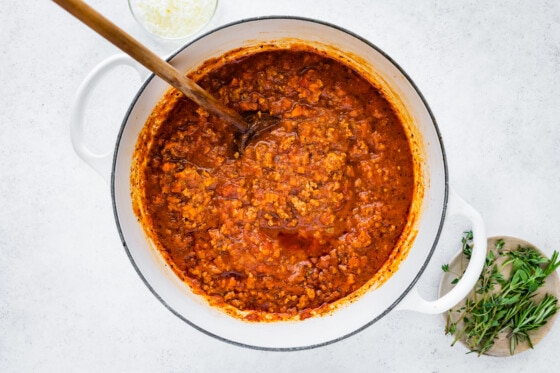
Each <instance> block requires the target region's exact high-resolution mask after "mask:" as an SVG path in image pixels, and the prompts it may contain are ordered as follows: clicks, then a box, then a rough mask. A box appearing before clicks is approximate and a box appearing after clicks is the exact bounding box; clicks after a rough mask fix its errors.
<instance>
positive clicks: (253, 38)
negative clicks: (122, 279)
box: [111, 17, 448, 349]
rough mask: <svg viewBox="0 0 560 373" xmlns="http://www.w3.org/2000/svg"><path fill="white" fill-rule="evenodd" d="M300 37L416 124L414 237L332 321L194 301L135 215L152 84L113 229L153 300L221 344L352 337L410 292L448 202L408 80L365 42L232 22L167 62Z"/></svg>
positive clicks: (423, 109)
mask: <svg viewBox="0 0 560 373" xmlns="http://www.w3.org/2000/svg"><path fill="white" fill-rule="evenodd" d="M285 39H298V40H301V41H303V42H305V43H310V44H314V43H317V44H321V45H329V46H331V47H333V48H335V49H339V50H340V51H341V52H342V53H345V54H347V55H348V56H353V57H355V58H357V59H359V60H360V61H361V62H362V63H365V64H367V65H369V66H370V67H371V69H372V70H374V71H375V73H376V74H378V78H379V79H380V80H382V81H384V82H385V83H386V84H387V85H388V86H390V87H391V89H392V91H393V93H394V94H395V97H396V98H397V99H400V100H401V101H402V104H403V105H404V106H405V107H406V109H407V111H408V114H409V116H410V120H411V121H412V123H414V126H415V127H416V129H417V133H418V134H420V135H419V136H418V137H419V138H417V139H416V141H419V142H420V143H421V147H422V148H423V153H424V155H423V158H424V159H423V162H424V166H423V180H422V182H423V185H424V193H423V200H422V201H421V209H420V216H419V219H418V221H417V225H416V226H415V229H416V230H417V235H416V238H415V239H414V241H413V245H412V247H411V249H410V251H409V254H408V256H407V257H406V259H405V260H404V261H403V262H402V263H401V264H400V267H399V270H398V271H397V272H396V273H394V274H393V275H392V276H391V277H390V278H389V279H388V280H387V281H386V282H385V283H384V284H383V285H382V286H380V287H378V288H377V289H373V288H372V289H370V290H369V291H368V292H366V293H365V294H364V295H363V296H361V297H360V298H359V299H358V300H356V301H354V302H351V303H349V304H347V305H345V306H344V307H341V308H340V309H338V310H337V311H336V312H334V313H332V314H331V315H327V316H322V317H314V318H309V319H306V320H303V321H292V322H273V323H251V322H245V321H241V320H238V319H236V318H233V317H231V316H228V315H227V314H225V313H224V312H222V311H220V310H218V309H214V308H212V307H210V306H209V305H208V304H207V303H206V301H205V300H203V299H202V298H200V297H199V296H196V295H193V294H192V292H191V291H190V289H189V288H188V286H187V285H186V284H184V283H183V282H182V281H180V280H179V279H178V278H177V276H176V275H175V274H174V273H173V271H172V270H171V269H170V268H169V267H168V266H167V264H166V263H165V261H164V260H163V259H162V258H161V257H160V255H159V253H158V252H157V250H155V249H153V248H152V246H151V244H150V242H149V241H148V240H147V239H146V236H145V234H144V231H143V228H142V226H141V225H140V224H139V223H138V221H137V219H136V216H135V215H134V212H133V209H132V202H131V196H130V179H129V178H130V168H131V160H132V154H133V152H134V149H135V143H136V140H137V137H138V134H139V132H140V130H141V129H142V127H143V125H144V123H145V121H146V119H147V117H148V116H149V114H150V113H151V111H152V109H153V108H154V106H155V105H156V103H157V101H158V100H159V99H160V98H161V97H162V96H163V94H164V93H165V92H166V90H167V89H168V85H167V84H166V83H164V82H163V81H161V80H160V79H157V78H150V79H148V81H147V82H146V83H145V84H144V86H143V87H142V88H141V90H140V92H139V94H138V95H137V97H136V98H135V100H134V102H133V103H132V105H131V107H130V109H129V112H128V113H127V115H126V117H125V120H124V122H123V125H122V128H121V132H120V134H119V137H118V140H117V145H116V151H115V158H114V163H113V174H112V185H111V187H112V194H113V203H114V211H115V216H116V220H117V225H118V228H119V231H120V234H121V238H122V240H123V244H124V246H125V248H126V250H127V252H128V255H129V257H130V260H131V261H132V263H133V265H134V267H135V268H136V270H137V272H138V273H139V275H140V276H141V278H142V279H143V281H144V282H145V283H146V285H147V286H148V287H149V289H150V290H151V291H152V292H153V293H154V295H155V296H156V297H157V298H158V299H159V300H160V301H161V302H162V303H163V304H164V305H165V306H166V307H168V308H169V309H170V310H171V311H172V312H173V313H175V314H176V315H177V316H179V317H180V318H181V319H183V320H184V321H186V322H187V323H189V324H190V325H192V326H194V327H195V328H197V329H199V330H201V331H203V332H205V333H207V334H210V335H212V336H215V337H217V338H219V339H222V340H225V341H228V342H231V343H235V344H239V345H243V346H249V347H254V348H260V349H301V348H310V347H316V346H320V345H324V344H327V343H331V342H333V341H337V340H340V339H342V338H345V337H347V336H350V335H352V334H354V333H356V332H358V331H360V330H362V329H363V328H365V327H367V326H369V325H371V324H372V323H374V322H375V321H377V320H378V319H380V318H381V317H382V316H383V315H385V314H386V313H387V312H389V311H390V310H391V309H392V308H394V307H395V305H396V304H398V303H399V301H400V300H401V299H402V298H403V297H404V296H405V295H406V294H407V292H408V291H409V290H410V289H411V288H412V287H413V285H414V284H415V282H416V281H417V279H418V278H419V276H420V275H421V273H422V272H423V270H424V267H425V266H426V264H427V263H428V261H429V259H430V257H431V254H432V252H433V250H434V248H435V245H436V243H437V240H438V237H439V234H440V230H441V227H442V224H443V220H444V217H445V209H446V202H447V193H448V190H447V167H446V163H445V156H444V151H443V145H442V143H441V138H440V136H439V132H438V129H437V126H436V124H435V121H434V119H433V117H432V115H431V113H430V110H429V108H428V106H427V105H426V103H425V102H424V99H423V97H422V96H421V94H420V93H419V91H418V90H417V89H416V87H415V86H414V84H413V83H412V81H411V80H410V79H409V78H408V76H407V75H406V74H405V73H404V72H403V71H402V70H401V69H400V68H399V67H398V66H397V65H396V64H395V63H394V62H393V61H392V60H391V59H390V58H389V57H388V56H386V55H385V54H384V53H383V52H382V51H380V50H379V49H378V48H376V47H375V46H373V45H372V44H370V43H369V42H367V41H365V40H363V39H361V38H359V37H357V36H356V35H353V34H351V33H349V32H347V31H345V30H342V29H340V28H337V27H335V26H332V25H329V24H325V23H321V22H316V21H312V20H306V19H300V18H291V17H289V18H286V17H271V18H260V19H251V20H246V21H242V22H238V23H234V24H231V25H228V26H225V27H222V28H220V29H217V30H215V31H212V32H210V33H208V34H206V35H204V36H202V37H201V38H199V39H197V40H195V41H193V42H192V43H190V44H189V45H187V46H186V47H184V48H183V49H182V50H180V51H179V52H178V53H177V54H175V55H174V56H173V57H172V58H171V59H170V60H171V62H172V63H173V65H175V66H177V67H178V68H179V69H183V70H185V71H188V70H189V69H192V68H194V67H196V66H199V65H201V64H202V63H203V62H204V61H206V60H208V59H210V58H213V57H217V56H220V55H222V54H224V53H225V52H227V51H229V50H232V49H235V48H238V47H242V46H249V45H257V44H259V43H263V42H275V41H278V40H285Z"/></svg>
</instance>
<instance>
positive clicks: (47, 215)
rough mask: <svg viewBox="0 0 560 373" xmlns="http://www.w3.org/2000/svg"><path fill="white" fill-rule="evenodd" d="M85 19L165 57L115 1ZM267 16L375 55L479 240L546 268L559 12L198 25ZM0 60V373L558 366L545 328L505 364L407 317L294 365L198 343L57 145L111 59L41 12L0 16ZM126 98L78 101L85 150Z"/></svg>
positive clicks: (554, 175) (244, 10) (558, 194)
mask: <svg viewBox="0 0 560 373" xmlns="http://www.w3.org/2000/svg"><path fill="white" fill-rule="evenodd" d="M90 3H91V4H93V5H94V6H95V7H96V8H97V9H98V10H100V11H101V12H103V13H104V14H106V15H107V16H109V17H110V18H112V19H113V20H115V21H117V22H118V23H119V25H121V26H122V27H123V28H125V29H126V30H127V31H129V32H130V33H132V34H133V35H134V36H136V37H138V38H139V39H141V40H142V41H144V42H145V43H147V44H149V45H150V46H151V47H152V48H155V49H156V50H157V51H158V52H159V53H160V54H162V55H165V54H168V53H170V52H171V51H172V50H173V49H175V48H176V47H177V46H178V45H172V44H168V45H161V44H157V43H156V42H154V41H153V40H151V39H150V38H149V37H147V35H145V34H144V33H143V31H142V30H141V29H140V28H139V26H137V25H136V24H135V23H134V20H133V19H132V16H131V15H130V13H129V11H128V9H127V6H126V2H124V1H119V2H116V1H100V0H97V1H90ZM272 14H274V15H280V14H282V15H300V16H306V17H312V18H317V19H320V20H324V21H328V22H332V23H336V24H338V25H340V26H342V27H345V28H347V29H349V30H351V31H353V32H355V33H357V34H359V35H361V36H363V37H365V38H367V39H369V40H370V41H371V42H373V43H374V44H376V45H377V46H379V47H380V48H381V49H383V50H384V51H385V52H386V53H388V54H389V55H390V56H391V57H392V58H393V59H395V60H396V61H397V62H398V63H399V64H400V65H401V66H402V67H403V68H404V69H405V71H406V72H407V73H408V74H409V75H410V76H411V78H412V79H413V80H414V81H415V83H416V84H417V86H418V87H419V88H420V90H421V91H422V93H423V94H424V96H425V97H426V99H427V101H428V103H429V104H430V106H431V108H432V110H433V112H434V115H435V117H436V119H437V121H438V123H439V126H440V130H441V133H442V135H443V138H444V144H445V147H446V152H447V155H448V161H449V169H450V175H451V180H450V181H451V184H452V186H453V187H454V188H455V189H456V190H457V192H458V193H459V194H460V195H461V196H462V197H463V198H465V199H466V200H467V201H469V202H470V203H471V204H472V205H473V207H474V208H475V209H477V210H478V211H479V212H480V213H481V214H482V216H483V217H484V219H485V221H486V224H487V231H488V232H487V233H488V235H489V236H493V235H510V236H517V237H520V238H523V239H525V240H527V241H529V242H532V243H533V244H535V245H536V246H537V247H539V248H541V249H542V250H543V251H545V252H546V253H548V254H550V253H552V251H553V250H554V249H557V250H559V249H560V229H558V222H560V172H559V171H560V153H559V150H558V149H559V148H560V3H559V2H557V1H538V2H529V1H492V2H489V1H468V2H466V1H461V2H459V1H454V2H442V1H425V0H421V1H412V0H410V1H402V0H401V1H352V2H345V3H343V2H340V1H333V0H322V1H306V2H300V1H264V0H262V1H248V0H243V1H239V0H237V1H233V0H222V1H221V3H220V8H219V11H218V14H217V16H216V18H215V20H214V21H213V22H214V25H220V24H223V23H227V22H230V21H234V20H238V19H241V18H246V17H250V16H260V15H272ZM0 45H2V48H1V52H0V54H1V57H0V64H1V65H0V67H1V68H0V82H2V85H1V89H0V92H1V96H2V100H1V101H0V118H1V124H0V371H2V372H21V371H69V370H72V371H135V372H139V371H160V372H168V371H169V372H175V371H200V372H214V371H215V372H218V371H220V372H224V371H228V372H238V371H269V372H286V371H306V372H340V371H346V372H364V371H384V372H403V371H411V372H448V371H454V372H463V371H465V372H466V371H469V372H472V371H477V372H478V371H492V372H501V371H503V372H506V371H507V372H519V371H527V370H528V369H531V371H542V372H550V371H553V367H555V365H557V363H556V361H557V350H558V345H559V344H560V326H558V325H555V326H554V327H553V328H552V331H551V332H550V334H549V335H547V336H546V337H545V338H544V339H543V340H542V341H541V343H540V344H539V345H538V346H537V348H536V349H535V350H533V351H527V352H524V353H522V354H520V355H518V356H515V357H512V358H505V359H500V358H492V357H480V358H478V357H476V356H475V355H466V354H465V352H466V351H465V350H464V349H463V348H462V347H460V346H456V347H453V348H451V347H449V344H450V343H451V339H450V337H448V336H445V335H444V334H443V322H442V319H441V317H440V316H438V315H435V316H434V315H432V316H427V315H422V314H417V313H412V312H392V313H390V314H389V315H388V316H386V317H385V318H383V319H382V320H381V321H379V322H378V323H376V324H374V325H373V326H372V327H370V328H368V329H366V330H365V331H363V332H361V333H359V334H357V335H356V336H354V337H352V338H349V339H346V340H344V341H341V342H339V343H336V344H333V345H330V346H327V347H323V348H319V349H314V350H309V351H300V352H292V353H276V352H262V351H253V350H247V349H242V348H239V347H236V346H232V345H229V344H225V343H223V342H220V341H217V340H214V339H212V338H210V337H208V336H206V335H204V334H202V333H200V332H198V331H196V330H195V329H193V328H191V327H190V326H188V325H186V324H184V323H183V322H182V321H180V320H179V319H178V318H176V317H175V316H173V315H172V314H171V313H170V312H169V311H167V310H166V309H165V308H164V307H163V306H161V304H160V303H159V302H158V301H157V300H156V299H155V297H154V296H153V295H152V294H151V293H150V292H149V291H148V290H147V289H146V287H145V286H144V285H143V283H142V282H141V281H140V280H139V278H138V276H137V274H136V273H135V272H134V270H133V268H132V266H131V265H130V263H129V261H128V259H127V257H126V254H125V252H124V250H123V249H122V246H121V243H120V240H119V237H118V234H117V231H116V228H115V224H114V221H113V216H112V211H111V200H110V195H109V189H108V186H107V184H106V183H105V182H104V181H103V179H102V178H100V177H99V176H98V175H97V174H96V173H95V172H94V171H93V170H92V169H90V168H89V167H88V166H87V165H86V164H84V163H83V162H82V161H81V160H80V159H79V158H78V157H77V156H76V155H75V153H74V152H73V149H72V146H71V144H70V140H69V129H68V120H69V108H70V105H71V103H72V100H73V98H74V95H75V93H76V90H77V88H78V86H79V84H80V83H81V81H82V80H83V79H84V78H85V76H86V75H87V73H88V72H89V71H90V70H91V69H92V68H93V67H94V66H96V65H97V64H98V63H100V62H101V61H102V60H104V59H105V58H107V57H109V56H111V55H113V54H115V53H117V52H118V51H117V50H116V49H115V48H114V47H112V46H111V45H110V44H108V43H107V42H105V41H104V40H102V39H101V38H100V37H98V36H97V35H95V34H93V33H92V32H91V31H89V30H88V29H86V28H85V27H84V26H82V25H81V24H79V23H78V22H77V21H75V20H74V19H72V18H71V17H70V16H68V15H67V14H65V13H64V12H63V11H62V10H60V9H58V7H57V6H56V5H54V4H53V3H52V2H50V1H41V2H33V4H30V3H28V2H7V1H4V2H3V4H2V6H1V7H0ZM135 84H136V81H134V80H133V83H131V84H130V85H128V84H127V83H126V80H124V82H123V83H122V84H115V85H110V86H108V87H105V88H103V87H101V88H100V89H106V90H107V92H109V94H108V95H105V94H103V95H102V96H101V98H99V99H98V101H95V102H94V103H95V105H96V107H97V108H98V109H97V110H94V111H93V112H92V113H91V115H92V118H93V119H92V120H98V119H97V118H102V119H103V118H106V119H105V122H106V123H108V124H105V126H106V127H102V129H101V130H100V129H99V127H96V128H97V129H96V130H94V131H92V136H91V138H92V142H95V141H98V142H99V143H100V145H99V144H97V145H96V146H101V147H103V146H108V147H110V146H111V145H110V144H111V142H112V141H113V140H112V137H113V136H114V133H115V132H116V128H117V127H118V125H119V123H120V120H121V118H122V115H123V113H124V110H125V108H126V106H127V102H129V101H130V98H131V97H132V95H133V93H134V91H135V89H136V88H137V86H135ZM107 96H111V97H110V99H108V98H107V100H105V101H104V99H105V98H106V97H107ZM102 108H104V109H102ZM101 110H103V111H101ZM107 143H108V144H109V145H107ZM451 223H453V222H450V224H449V226H450V227H453V226H454V225H453V224H451ZM458 237H459V234H458V233H457V232H448V231H446V232H445V233H444V234H443V237H442V246H443V247H441V249H440V250H438V251H437V252H436V254H435V257H434V259H433V261H432V265H431V267H430V268H428V270H427V272H426V274H425V275H424V276H423V278H422V279H421V283H420V287H421V290H422V292H424V293H425V294H426V296H435V294H436V293H437V283H438V276H439V266H440V265H441V264H442V263H443V262H445V261H447V260H449V259H450V258H451V257H452V256H453V254H454V252H455V251H456V250H457V249H458V245H457V241H458Z"/></svg>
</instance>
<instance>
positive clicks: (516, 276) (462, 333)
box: [442, 232, 560, 355]
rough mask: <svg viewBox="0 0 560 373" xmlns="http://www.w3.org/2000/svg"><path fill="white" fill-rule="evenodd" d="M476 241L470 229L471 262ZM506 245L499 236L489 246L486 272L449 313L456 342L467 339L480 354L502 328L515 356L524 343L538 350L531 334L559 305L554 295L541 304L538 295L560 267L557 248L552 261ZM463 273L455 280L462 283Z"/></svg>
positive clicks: (465, 246) (466, 249)
mask: <svg viewBox="0 0 560 373" xmlns="http://www.w3.org/2000/svg"><path fill="white" fill-rule="evenodd" d="M472 239H473V234H472V232H466V233H465V234H464V235H463V238H462V240H461V242H462V252H463V255H464V256H465V258H466V259H467V260H469V259H470V257H471V253H472V247H473V243H472ZM504 244H505V242H504V241H503V240H501V239H500V240H497V242H496V244H495V247H494V248H491V249H490V250H488V254H487V256H486V261H485V263H484V267H483V270H482V273H481V274H480V277H479V279H478V281H477V283H476V286H475V288H474V289H473V291H472V292H471V294H470V295H469V297H467V299H466V301H465V304H464V306H462V307H460V308H458V309H452V310H450V311H448V318H447V324H446V327H445V332H446V334H451V335H454V337H455V338H454V340H453V343H452V345H454V344H455V343H456V342H457V341H458V340H460V339H461V338H462V339H463V340H464V341H465V343H466V345H467V347H468V348H469V349H470V350H471V351H472V352H477V353H478V354H479V355H481V354H484V353H485V352H487V351H488V350H489V349H490V348H492V346H493V345H494V342H495V340H496V338H497V337H498V335H499V334H500V333H502V332H505V333H507V338H508V339H509V347H510V354H512V355H513V353H514V351H515V348H516V347H517V346H518V345H519V344H520V343H527V344H528V346H529V347H531V348H533V344H532V341H531V338H530V336H529V332H532V331H535V330H537V329H538V328H540V327H541V326H543V325H545V324H546V322H547V321H548V320H549V319H550V317H552V316H553V315H554V314H555V313H556V312H557V311H558V309H559V308H560V307H558V300H557V299H556V297H554V296H552V295H550V294H546V295H545V296H544V298H543V299H542V300H541V301H540V302H538V303H537V302H535V301H534V299H533V298H534V296H535V295H536V291H537V290H538V289H539V288H540V287H541V286H543V285H544V282H545V279H546V278H547V277H548V276H549V275H550V274H552V273H553V272H554V271H556V269H557V268H558V267H559V266H560V261H559V260H558V252H557V251H554V253H553V254H552V257H551V258H550V260H548V259H547V258H545V257H543V256H542V255H541V254H540V252H539V251H538V250H536V249H534V248H532V247H522V246H519V247H518V248H517V249H516V250H504ZM499 257H504V260H503V263H502V264H499V263H498V258H499ZM506 268H511V272H510V275H509V276H508V278H505V277H504V271H505V269H506ZM442 270H443V271H444V272H449V265H446V264H444V265H443V266H442ZM460 276H461V274H457V277H456V278H455V279H453V281H452V283H453V284H455V283H457V282H458V281H459V279H460Z"/></svg>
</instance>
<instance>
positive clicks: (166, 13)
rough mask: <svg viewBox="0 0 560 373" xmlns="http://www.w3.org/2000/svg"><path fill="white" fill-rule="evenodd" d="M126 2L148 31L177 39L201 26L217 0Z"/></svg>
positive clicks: (210, 15) (133, 0)
mask: <svg viewBox="0 0 560 373" xmlns="http://www.w3.org/2000/svg"><path fill="white" fill-rule="evenodd" d="M128 5H129V7H130V11H131V12H132V15H133V16H134V18H135V19H136V21H138V23H139V24H140V25H141V26H142V27H143V28H144V29H146V30H147V31H148V32H149V33H151V34H152V35H155V36H157V37H159V38H162V39H166V40H178V39H185V38H187V37H189V36H192V35H194V34H196V33H197V32H198V31H200V30H201V29H202V28H204V26H206V25H207V24H208V23H209V22H210V20H211V19H212V17H213V16H214V14H215V13H216V9H217V8H218V0H128Z"/></svg>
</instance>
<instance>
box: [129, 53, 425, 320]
mask: <svg viewBox="0 0 560 373" xmlns="http://www.w3.org/2000/svg"><path fill="white" fill-rule="evenodd" d="M199 84H200V85H201V86H202V87H204V88H205V89H207V90H209V91H210V92H211V93H212V94H213V95H215V96H216V97H217V98H218V99H219V100H221V101H222V102H224V103H225V104H226V105H228V106H230V107H232V108H234V109H235V110H236V111H238V112H240V113H257V112H259V111H261V112H265V113H269V114H270V115H272V116H276V117H278V118H279V123H278V124H277V126H276V127H275V128H273V129H271V130H270V131H267V132H266V133H264V134H263V135H261V136H259V137H258V138H255V139H253V140H252V141H251V142H250V143H249V145H248V146H247V148H246V149H245V151H244V152H243V154H242V155H239V154H234V152H235V149H234V148H233V147H232V144H233V143H234V130H233V129H232V127H230V126H229V125H227V124H224V123H222V122H221V121H220V120H218V119H217V118H215V117H214V116H212V115H209V114H208V113H207V112H206V111H204V110H203V109H201V108H198V107H197V106H196V105H195V104H193V103H192V102H191V101H190V100H188V99H186V98H184V97H183V96H182V95H181V94H179V93H177V92H174V91H171V92H170V93H169V94H168V95H167V96H166V98H165V101H164V102H165V104H164V105H163V106H161V105H160V107H159V108H160V109H159V110H160V111H159V112H155V113H154V114H153V115H152V117H154V118H155V117H157V116H158V115H159V118H160V119H161V118H162V115H163V121H162V122H161V125H160V126H159V127H158V129H157V133H156V135H155V139H154V141H153V143H152V145H151V147H150V148H149V149H147V150H145V152H144V153H145V154H144V153H142V152H140V153H139V150H137V154H136V155H135V156H136V157H139V158H141V159H145V162H146V165H145V168H144V169H143V170H142V176H141V178H142V179H143V182H142V187H143V194H144V198H143V200H142V201H141V204H142V205H143V206H142V210H143V212H144V217H143V218H142V219H143V224H148V225H149V226H150V227H149V228H150V229H149V231H150V232H151V235H152V238H153V240H154V242H155V243H156V245H157V246H158V247H159V249H160V250H162V251H163V252H164V253H165V254H166V256H168V260H170V261H171V262H172V263H173V267H174V268H175V270H176V272H177V273H178V274H179V275H180V276H182V277H183V278H184V280H185V281H186V282H188V283H189V284H190V285H191V287H192V288H193V289H194V291H195V292H197V293H200V294H203V295H205V296H206V297H207V298H208V299H209V300H210V301H211V303H212V304H215V305H218V306H219V305H229V306H232V307H234V308H236V309H238V310H240V311H246V315H245V317H246V318H247V319H249V320H262V319H263V318H264V317H265V316H263V315H267V316H266V317H268V318H269V319H270V318H272V319H275V318H277V319H283V318H294V317H296V318H306V317H310V316H311V315H312V314H313V312H315V311H317V310H319V309H322V308H325V306H327V305H329V304H330V303H332V302H334V301H337V300H339V299H341V298H343V297H346V296H348V295H349V294H351V293H353V292H354V291H356V290H357V289H359V288H360V287H361V286H363V285H364V284H365V283H366V282H367V281H368V280H370V279H371V278H372V277H373V275H374V274H375V273H376V272H377V271H378V270H379V269H380V267H381V266H382V265H383V264H384V263H385V262H386V261H387V259H388V257H389V255H390V254H391V251H392V250H393V248H394V247H395V244H396V242H397V240H398V239H399V237H400V235H401V233H402V231H403V229H404V227H405V224H406V222H407V216H408V213H409V209H410V206H411V201H412V194H413V188H414V175H413V164H412V155H411V151H410V148H409V144H408V140H407V136H406V134H405V132H404V130H403V127H402V124H401V122H400V121H399V119H398V117H397V115H396V114H395V113H394V110H393V109H392V107H391V105H390V104H389V103H388V102H387V101H386V99H385V98H384V96H383V95H382V94H380V92H379V91H378V90H377V89H376V88H375V86H373V85H372V84H371V83H370V82H368V81H367V80H365V79H363V78H362V77H361V76H360V75H358V74H357V73H356V72H355V71H354V70H352V69H351V68H349V67H348V66H346V65H345V64H343V63H341V62H338V61H335V60H334V59H331V58H329V57H327V56H325V55H322V54H319V53H315V52H313V51H310V50H296V49H290V50H270V51H265V52H260V53H255V54H252V55H249V56H246V57H243V58H240V59H238V60H235V61H234V62H229V63H226V64H225V65H223V66H221V67H219V68H217V69H215V70H212V71H211V72H209V73H208V74H206V75H205V76H203V78H202V79H201V80H199ZM149 125H150V120H149V121H148V123H147V126H149ZM139 149H140V148H139ZM314 310H315V311H314Z"/></svg>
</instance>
